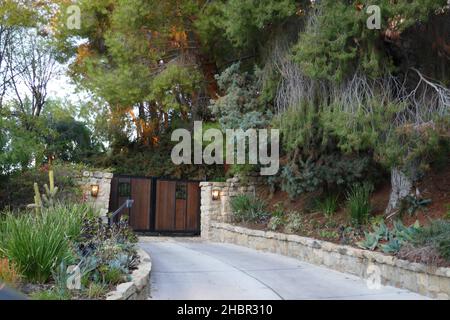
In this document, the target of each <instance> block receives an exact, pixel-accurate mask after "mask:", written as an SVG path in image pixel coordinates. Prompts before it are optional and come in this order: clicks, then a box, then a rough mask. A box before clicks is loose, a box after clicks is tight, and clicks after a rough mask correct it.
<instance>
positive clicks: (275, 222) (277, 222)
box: [267, 216, 286, 231]
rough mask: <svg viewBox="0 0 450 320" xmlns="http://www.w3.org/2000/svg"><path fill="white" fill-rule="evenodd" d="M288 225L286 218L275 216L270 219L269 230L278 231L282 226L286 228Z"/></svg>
mask: <svg viewBox="0 0 450 320" xmlns="http://www.w3.org/2000/svg"><path fill="white" fill-rule="evenodd" d="M285 223H286V221H285V219H284V217H280V216H273V217H272V218H270V221H269V224H268V225H267V228H268V229H269V230H271V231H276V230H278V229H280V228H281V227H282V226H284V225H285Z"/></svg>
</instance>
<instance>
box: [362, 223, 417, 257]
mask: <svg viewBox="0 0 450 320" xmlns="http://www.w3.org/2000/svg"><path fill="white" fill-rule="evenodd" d="M372 229H373V232H364V234H365V238H364V239H363V240H362V241H360V242H358V243H357V245H358V246H359V247H360V248H363V249H367V250H375V249H377V248H379V249H380V250H381V251H383V252H384V253H389V254H396V253H398V252H399V251H400V249H401V248H402V247H403V246H404V245H406V244H408V243H412V242H413V239H414V238H415V237H416V236H417V235H418V234H419V233H421V232H422V231H421V230H422V229H421V227H420V224H419V222H418V221H417V222H416V223H415V224H413V225H411V226H409V227H405V226H404V225H403V223H402V222H401V221H400V220H397V221H394V226H393V228H392V230H389V228H388V227H387V226H386V224H385V223H384V221H381V222H378V223H374V224H372ZM381 240H383V241H384V243H381V244H380V241H381Z"/></svg>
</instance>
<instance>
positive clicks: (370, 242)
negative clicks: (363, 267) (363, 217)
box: [357, 232, 380, 250]
mask: <svg viewBox="0 0 450 320" xmlns="http://www.w3.org/2000/svg"><path fill="white" fill-rule="evenodd" d="M364 235H365V237H364V240H363V241H361V242H358V243H357V245H358V246H359V247H360V248H362V249H367V250H375V248H376V247H377V246H378V241H379V240H380V239H379V238H378V236H377V235H376V234H375V233H369V232H364Z"/></svg>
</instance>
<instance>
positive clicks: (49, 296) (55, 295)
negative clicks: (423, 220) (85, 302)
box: [31, 289, 70, 300]
mask: <svg viewBox="0 0 450 320" xmlns="http://www.w3.org/2000/svg"><path fill="white" fill-rule="evenodd" d="M31 298H32V299H33V300H68V299H69V298H70V297H68V296H66V295H65V294H61V292H59V291H58V290H55V289H49V290H43V291H37V292H33V293H32V294H31Z"/></svg>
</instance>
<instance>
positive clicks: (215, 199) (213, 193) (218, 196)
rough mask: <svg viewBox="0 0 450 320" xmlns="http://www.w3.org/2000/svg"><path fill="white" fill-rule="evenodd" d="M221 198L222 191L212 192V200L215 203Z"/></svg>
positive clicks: (215, 190) (214, 190)
mask: <svg viewBox="0 0 450 320" xmlns="http://www.w3.org/2000/svg"><path fill="white" fill-rule="evenodd" d="M219 198H220V191H219V190H218V189H213V191H212V199H213V201H217V200H219Z"/></svg>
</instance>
